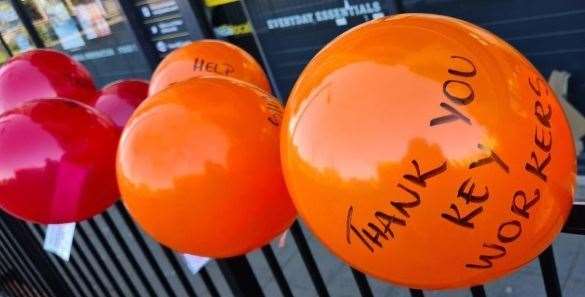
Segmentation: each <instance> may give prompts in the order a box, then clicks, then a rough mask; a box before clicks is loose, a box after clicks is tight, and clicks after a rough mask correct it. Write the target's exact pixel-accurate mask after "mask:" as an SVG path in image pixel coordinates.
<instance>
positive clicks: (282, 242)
mask: <svg viewBox="0 0 585 297" xmlns="http://www.w3.org/2000/svg"><path fill="white" fill-rule="evenodd" d="M286 234H288V229H286V230H285V231H284V232H282V234H281V235H280V238H279V239H278V247H279V248H283V247H284V246H285V245H286Z"/></svg>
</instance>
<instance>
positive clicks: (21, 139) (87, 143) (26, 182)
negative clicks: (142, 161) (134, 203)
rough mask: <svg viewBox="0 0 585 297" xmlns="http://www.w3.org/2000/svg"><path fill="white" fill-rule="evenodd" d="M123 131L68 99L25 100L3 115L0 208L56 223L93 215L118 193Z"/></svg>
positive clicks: (0, 118) (0, 121)
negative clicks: (117, 167) (117, 161)
mask: <svg viewBox="0 0 585 297" xmlns="http://www.w3.org/2000/svg"><path fill="white" fill-rule="evenodd" d="M119 137H120V131H119V129H118V128H116V126H115V125H114V123H112V122H111V121H110V120H109V119H107V118H105V117H104V116H102V115H100V114H98V113H97V112H96V111H95V110H94V109H93V108H91V107H89V106H87V105H85V104H82V103H79V102H77V101H73V100H68V99H41V100H33V101H29V102H26V103H24V104H22V105H20V106H19V107H17V108H14V109H11V110H10V111H8V112H5V113H4V114H2V115H0V207H1V208H2V209H3V210H5V211H6V212H8V213H10V214H12V215H14V216H16V217H19V218H21V219H24V220H27V221H32V222H38V223H44V224H58V223H68V222H77V221H81V220H84V219H87V218H90V217H92V216H94V215H96V214H98V213H100V212H102V211H103V210H105V209H106V208H108V207H109V206H110V205H112V204H113V203H114V202H115V201H116V200H117V199H118V197H119V193H118V186H117V182H116V170H115V159H116V148H117V145H118V140H119Z"/></svg>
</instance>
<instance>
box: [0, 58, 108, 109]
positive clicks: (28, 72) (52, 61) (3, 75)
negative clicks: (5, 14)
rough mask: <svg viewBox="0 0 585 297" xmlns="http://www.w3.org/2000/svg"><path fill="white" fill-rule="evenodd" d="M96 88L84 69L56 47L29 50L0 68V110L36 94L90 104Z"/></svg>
mask: <svg viewBox="0 0 585 297" xmlns="http://www.w3.org/2000/svg"><path fill="white" fill-rule="evenodd" d="M96 92H97V90H96V88H95V86H94V84H93V80H92V79H91V76H90V74H89V72H88V71H87V69H85V67H84V66H83V65H81V63H79V62H77V61H75V60H74V59H73V58H71V57H69V56H67V55H66V54H64V53H61V52H58V51H54V50H49V49H37V50H31V51H28V52H25V53H23V54H20V55H18V56H15V57H13V58H12V59H10V60H9V61H8V62H6V64H4V65H2V67H1V68H0V113H2V112H5V111H7V110H9V109H11V108H13V107H16V106H18V105H19V104H21V103H24V102H26V101H29V100H33V99H40V98H54V97H63V98H68V99H73V100H77V101H80V102H83V103H86V104H90V105H91V104H92V103H93V100H94V98H95V94H96Z"/></svg>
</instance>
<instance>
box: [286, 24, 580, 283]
mask: <svg viewBox="0 0 585 297" xmlns="http://www.w3.org/2000/svg"><path fill="white" fill-rule="evenodd" d="M281 159H282V163H283V172H284V175H285V180H286V183H287V186H288V188H289V191H290V193H291V196H292V198H293V202H294V203H295V205H296V207H297V210H298V211H299V214H300V215H301V216H302V217H303V218H304V219H305V221H306V222H307V224H308V225H309V227H310V229H311V230H312V231H313V232H314V233H315V234H316V235H317V237H318V238H319V239H320V240H321V241H322V242H323V243H324V244H325V245H326V246H327V247H329V249H330V250H331V251H332V252H333V253H335V254H336V255H338V256H339V257H340V258H342V259H343V260H344V261H346V262H348V263H349V264H350V265H351V266H353V267H355V268H357V269H359V270H362V271H364V272H367V273H369V274H372V275H374V276H376V277H379V278H381V279H384V280H386V281H389V282H392V283H396V284H400V285H404V286H409V287H416V288H427V289H439V288H455V287H463V286H471V285H477V284H481V283H484V282H486V281H489V280H492V279H494V278H497V277H500V276H502V275H504V274H506V273H509V272H511V271H514V270H516V269H518V268H519V267H521V266H522V265H524V264H526V263H528V262H529V261H531V260H532V259H534V258H535V257H536V256H537V255H538V254H539V253H540V252H542V251H543V250H544V249H545V248H546V247H548V246H549V245H550V244H551V242H552V241H553V239H554V237H555V236H556V235H557V234H558V233H559V232H560V230H561V227H562V226H563V223H564V222H565V220H566V218H567V215H568V213H569V211H570V209H571V206H572V195H573V191H574V185H575V170H576V160H575V150H574V147H573V141H572V139H571V133H570V130H569V126H568V124H567V120H566V118H565V115H564V113H563V110H562V108H561V106H560V104H559V102H558V101H557V99H556V98H555V96H554V94H553V91H552V90H551V89H550V87H549V86H548V85H547V84H546V82H545V81H544V79H543V78H542V76H541V75H540V74H539V73H538V71H537V70H536V69H535V68H534V67H533V66H532V65H531V64H530V63H529V62H528V61H527V60H526V59H525V58H524V57H523V56H522V55H520V54H519V53H518V52H517V51H516V50H514V49H513V48H512V47H511V46H510V45H508V44H506V43H505V42H504V41H502V40H500V39H499V38H497V37H496V36H494V35H492V34H491V33H489V32H487V31H485V30H483V29H480V28H478V27H475V26H474V25H471V24H469V23H466V22H463V21H460V20H456V19H452V18H448V17H442V16H433V15H424V14H404V15H399V16H394V17H389V18H384V19H380V20H375V21H371V22H368V23H366V24H364V25H361V26H359V27H357V28H355V29H353V30H350V31H349V32H347V33H345V34H343V35H341V36H340V37H338V38H337V39H335V40H334V41H332V42H331V43H330V44H329V45H328V46H326V47H325V48H324V49H323V50H322V51H321V52H320V53H319V54H317V56H316V57H315V58H314V59H313V60H312V61H311V62H310V63H309V65H308V66H307V68H306V69H305V70H304V72H303V73H302V75H301V76H300V78H299V80H298V81H297V83H296V85H295V87H294V89H293V91H292V94H291V95H290V98H289V100H288V105H287V107H286V111H285V115H284V118H283V129H282V135H281Z"/></svg>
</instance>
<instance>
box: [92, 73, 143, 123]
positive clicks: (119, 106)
mask: <svg viewBox="0 0 585 297" xmlns="http://www.w3.org/2000/svg"><path fill="white" fill-rule="evenodd" d="M146 96H148V82H147V81H145V80H140V79H129V80H119V81H117V82H114V83H111V84H109V85H107V86H105V87H103V88H102V90H101V92H100V93H99V94H98V96H97V99H96V102H95V105H94V107H95V108H96V109H97V110H99V111H101V112H102V113H104V114H106V115H107V116H109V117H110V119H111V120H112V121H114V123H115V124H116V125H117V126H118V127H119V128H120V129H121V128H124V125H126V122H127V121H128V119H129V118H130V115H132V112H134V109H136V107H138V105H139V104H140V102H142V101H143V100H144V99H145V98H146Z"/></svg>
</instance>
